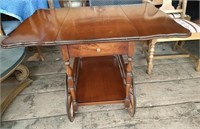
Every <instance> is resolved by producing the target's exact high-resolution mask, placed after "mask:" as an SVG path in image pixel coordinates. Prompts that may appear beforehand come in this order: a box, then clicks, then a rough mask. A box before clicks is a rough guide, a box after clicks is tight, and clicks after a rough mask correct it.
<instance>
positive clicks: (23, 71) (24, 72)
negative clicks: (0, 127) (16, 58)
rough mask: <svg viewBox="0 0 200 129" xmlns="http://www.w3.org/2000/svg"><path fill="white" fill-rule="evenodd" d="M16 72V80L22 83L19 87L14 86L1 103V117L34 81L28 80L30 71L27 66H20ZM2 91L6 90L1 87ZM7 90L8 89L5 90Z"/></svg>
mask: <svg viewBox="0 0 200 129" xmlns="http://www.w3.org/2000/svg"><path fill="white" fill-rule="evenodd" d="M15 70H16V72H15V75H16V79H17V80H18V81H20V83H19V84H18V85H17V86H14V87H13V88H12V89H10V90H9V94H8V95H6V97H5V99H4V100H2V102H1V115H2V114H3V112H4V111H5V109H6V108H7V107H8V106H9V104H10V103H11V102H12V101H13V99H14V98H15V97H16V96H17V95H18V94H19V93H20V92H21V91H22V90H23V89H25V88H26V87H27V86H28V85H29V84H30V83H31V82H32V80H31V79H29V78H28V76H29V70H28V68H27V67H26V66H25V65H22V64H19V65H18V66H17V67H16V68H15ZM1 90H2V91H3V90H4V88H3V87H1ZM5 90H6V89H5ZM7 92H8V91H7Z"/></svg>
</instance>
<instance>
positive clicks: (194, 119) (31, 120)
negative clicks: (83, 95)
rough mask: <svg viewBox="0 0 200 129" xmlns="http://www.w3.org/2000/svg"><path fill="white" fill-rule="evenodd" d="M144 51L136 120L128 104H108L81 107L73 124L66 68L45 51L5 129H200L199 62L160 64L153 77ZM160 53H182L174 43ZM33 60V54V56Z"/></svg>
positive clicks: (139, 59)
mask: <svg viewBox="0 0 200 129" xmlns="http://www.w3.org/2000/svg"><path fill="white" fill-rule="evenodd" d="M140 49H141V48H140V46H139V45H137V50H138V51H137V52H136V56H135V58H134V66H135V67H134V77H135V82H136V85H135V86H136V97H137V108H136V114H135V116H134V117H133V118H131V117H130V116H129V115H128V113H127V111H126V110H125V109H124V106H123V104H105V105H93V106H83V107H80V108H79V109H78V113H77V114H76V118H75V121H74V122H73V123H71V122H69V120H68V118H67V114H66V110H65V99H64V86H65V68H64V63H63V61H62V58H61V55H60V52H59V48H58V47H44V48H43V49H42V51H43V54H44V58H45V61H44V62H24V64H26V65H27V66H28V67H29V69H30V74H31V79H32V80H33V83H32V84H31V85H30V86H28V87H27V88H26V89H25V90H24V91H23V92H21V93H20V94H19V95H18V96H17V97H16V99H15V100H14V101H13V102H12V103H11V105H10V106H9V107H8V108H7V110H6V111H5V113H4V114H3V116H2V119H1V122H2V123H1V128H2V129H97V128H101V129H150V128H153V129H200V72H196V71H195V70H194V67H195V63H194V61H193V60H191V59H189V58H185V59H168V60H156V61H154V64H155V65H154V69H153V73H152V74H151V75H147V74H146V72H145V71H146V62H145V59H144V55H143V54H142V53H141V52H140ZM195 49H196V48H195ZM156 50H157V51H156V52H157V53H158V54H159V53H167V52H170V53H176V52H173V51H172V50H171V44H170V43H163V44H158V45H157V47H156ZM31 54H32V52H31V51H29V53H28V54H27V56H29V55H31ZM125 58H126V57H125Z"/></svg>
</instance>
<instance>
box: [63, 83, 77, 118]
mask: <svg viewBox="0 0 200 129" xmlns="http://www.w3.org/2000/svg"><path fill="white" fill-rule="evenodd" d="M65 95H66V98H65V104H66V110H67V116H68V118H69V121H71V122H73V121H74V117H75V111H74V106H73V100H72V95H71V93H70V92H69V91H68V84H67V82H66V87H65Z"/></svg>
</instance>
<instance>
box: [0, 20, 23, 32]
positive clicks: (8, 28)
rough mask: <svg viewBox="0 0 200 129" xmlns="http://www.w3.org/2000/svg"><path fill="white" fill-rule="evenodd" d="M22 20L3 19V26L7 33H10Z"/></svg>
mask: <svg viewBox="0 0 200 129" xmlns="http://www.w3.org/2000/svg"><path fill="white" fill-rule="evenodd" d="M20 23H21V22H20V21H19V20H14V21H2V28H3V31H4V33H5V35H8V34H10V33H11V32H12V31H13V30H14V29H15V28H17V27H18V26H19V24H20Z"/></svg>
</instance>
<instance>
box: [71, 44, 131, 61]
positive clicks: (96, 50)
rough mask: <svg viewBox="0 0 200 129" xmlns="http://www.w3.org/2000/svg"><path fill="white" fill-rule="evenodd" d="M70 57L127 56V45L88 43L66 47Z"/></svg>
mask: <svg viewBox="0 0 200 129" xmlns="http://www.w3.org/2000/svg"><path fill="white" fill-rule="evenodd" d="M68 51H69V55H70V57H91V56H106V55H118V54H127V52H128V43H126V42H118V43H90V44H80V45H68Z"/></svg>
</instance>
